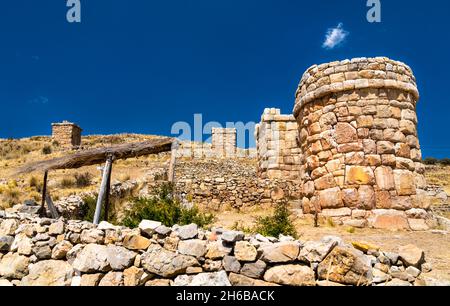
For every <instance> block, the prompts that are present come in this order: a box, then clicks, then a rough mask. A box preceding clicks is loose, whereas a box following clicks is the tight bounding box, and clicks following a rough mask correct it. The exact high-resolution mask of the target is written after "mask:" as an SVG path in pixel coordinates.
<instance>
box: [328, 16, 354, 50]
mask: <svg viewBox="0 0 450 306" xmlns="http://www.w3.org/2000/svg"><path fill="white" fill-rule="evenodd" d="M349 34H350V33H349V32H347V31H346V30H344V25H343V24H342V22H341V23H339V24H338V25H337V27H335V28H330V29H328V30H327V34H326V36H325V41H324V42H323V45H322V48H325V49H334V48H335V47H337V46H339V45H340V44H342V43H343V42H344V41H345V39H346V38H347V36H348V35H349Z"/></svg>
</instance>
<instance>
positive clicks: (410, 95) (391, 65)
mask: <svg viewBox="0 0 450 306" xmlns="http://www.w3.org/2000/svg"><path fill="white" fill-rule="evenodd" d="M418 99H419V93H418V90H417V87H416V80H415V78H414V75H413V73H412V71H411V69H410V68H409V67H408V66H407V65H405V64H403V63H401V62H397V61H393V60H390V59H387V58H384V57H380V58H356V59H353V60H345V61H341V62H333V63H328V64H322V65H319V66H317V65H314V66H312V67H311V68H309V69H308V70H307V72H306V73H305V74H304V75H303V78H302V79H301V82H300V85H299V88H298V91H297V94H296V104H295V108H294V116H295V118H296V119H297V122H298V126H299V135H300V147H301V150H302V154H303V157H302V161H303V163H302V165H301V166H302V171H301V173H302V178H301V179H302V184H301V185H302V196H303V210H304V212H305V213H309V212H312V211H315V210H316V209H317V210H319V211H321V210H324V209H339V208H344V207H345V208H350V209H351V210H353V209H359V210H367V211H370V210H375V209H384V210H389V209H393V210H396V211H398V214H404V211H406V210H410V209H428V208H429V202H428V201H427V200H426V192H425V191H424V188H425V187H426V183H425V179H424V176H423V173H424V169H425V168H424V166H423V165H422V163H421V158H422V157H421V151H420V145H419V140H418V138H417V116H416V112H415V110H416V103H417V101H418ZM402 217H403V218H404V217H405V216H404V215H402Z"/></svg>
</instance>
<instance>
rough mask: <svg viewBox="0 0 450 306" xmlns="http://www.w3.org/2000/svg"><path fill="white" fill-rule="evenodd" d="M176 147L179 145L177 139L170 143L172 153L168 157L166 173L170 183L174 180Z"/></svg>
mask: <svg viewBox="0 0 450 306" xmlns="http://www.w3.org/2000/svg"><path fill="white" fill-rule="evenodd" d="M178 147H179V143H178V141H174V142H173V143H172V155H171V157H170V164H169V173H168V179H169V182H171V183H173V182H174V181H175V164H176V159H177V151H178Z"/></svg>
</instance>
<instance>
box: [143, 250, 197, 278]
mask: <svg viewBox="0 0 450 306" xmlns="http://www.w3.org/2000/svg"><path fill="white" fill-rule="evenodd" d="M141 260H142V266H143V267H144V268H145V269H146V270H147V271H149V272H151V273H154V274H157V275H160V276H162V277H174V276H176V275H178V274H182V273H184V272H185V271H186V268H188V267H192V266H197V265H198V264H199V263H198V261H197V260H196V259H195V258H194V257H191V256H187V255H180V254H176V253H173V252H170V251H167V250H165V249H163V248H162V247H160V246H158V245H151V246H150V247H149V248H148V250H147V252H145V253H144V254H142V258H141Z"/></svg>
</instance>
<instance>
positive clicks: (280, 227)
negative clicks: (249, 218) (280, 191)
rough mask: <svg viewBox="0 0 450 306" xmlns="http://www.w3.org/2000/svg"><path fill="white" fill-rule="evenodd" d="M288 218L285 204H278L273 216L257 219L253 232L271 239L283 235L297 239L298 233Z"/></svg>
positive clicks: (288, 214) (287, 209) (289, 214)
mask: <svg viewBox="0 0 450 306" xmlns="http://www.w3.org/2000/svg"><path fill="white" fill-rule="evenodd" d="M290 217H291V213H290V212H289V208H288V205H287V203H280V204H278V205H277V206H276V208H275V211H274V213H273V215H271V216H268V217H260V218H258V219H257V221H256V226H255V229H254V232H258V233H260V234H262V235H265V236H271V237H278V236H279V235H280V234H283V235H287V236H292V237H294V238H297V237H298V233H297V231H296V229H295V226H294V224H293V223H292V221H291V219H290Z"/></svg>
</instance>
